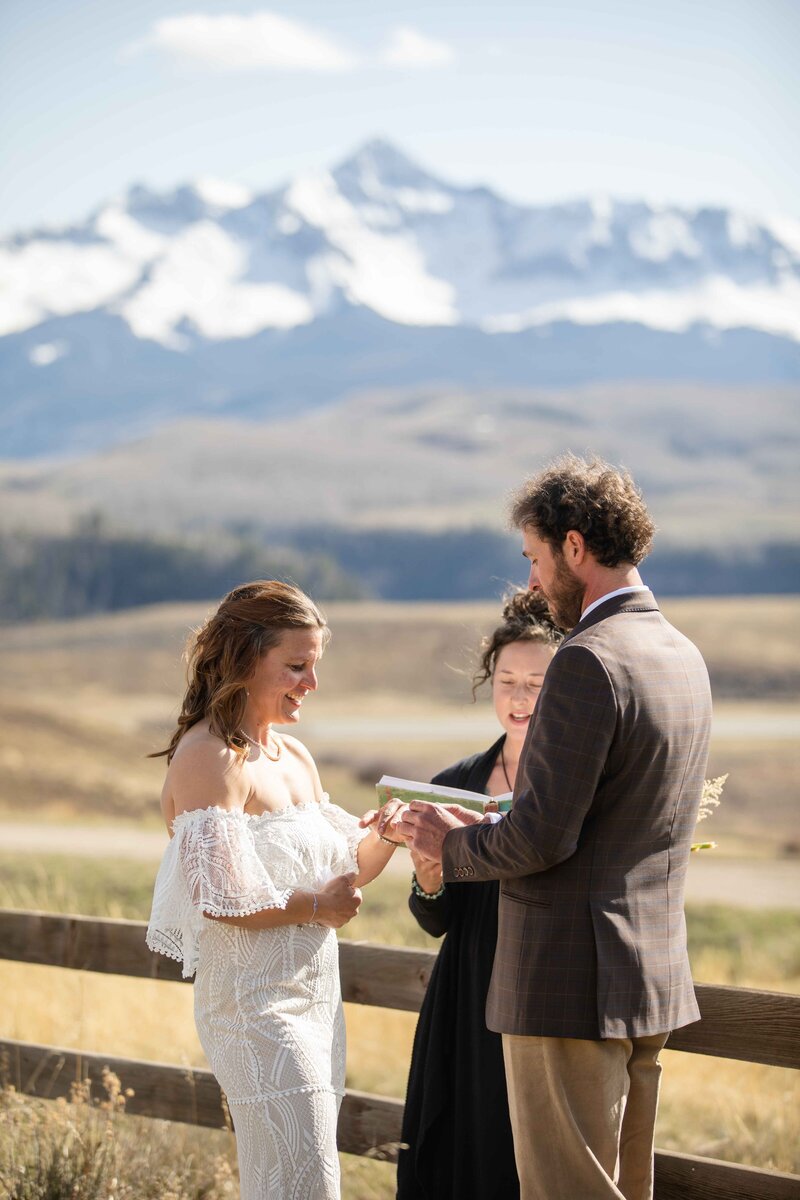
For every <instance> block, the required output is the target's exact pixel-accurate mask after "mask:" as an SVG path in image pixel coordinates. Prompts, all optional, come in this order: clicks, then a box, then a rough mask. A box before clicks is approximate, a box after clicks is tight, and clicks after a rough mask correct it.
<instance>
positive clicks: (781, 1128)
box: [0, 598, 800, 1200]
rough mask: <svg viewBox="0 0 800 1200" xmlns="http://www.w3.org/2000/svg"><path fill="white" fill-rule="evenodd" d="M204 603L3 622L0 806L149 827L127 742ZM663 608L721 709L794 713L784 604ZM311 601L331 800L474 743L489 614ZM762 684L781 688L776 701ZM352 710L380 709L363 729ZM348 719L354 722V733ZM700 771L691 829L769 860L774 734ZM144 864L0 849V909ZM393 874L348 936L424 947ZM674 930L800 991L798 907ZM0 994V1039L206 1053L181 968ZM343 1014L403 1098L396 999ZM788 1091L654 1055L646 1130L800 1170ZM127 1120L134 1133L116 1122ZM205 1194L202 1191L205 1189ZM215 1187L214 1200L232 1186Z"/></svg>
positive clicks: (376, 1168)
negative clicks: (709, 807)
mask: <svg viewBox="0 0 800 1200" xmlns="http://www.w3.org/2000/svg"><path fill="white" fill-rule="evenodd" d="M204 608H205V606H164V607H160V608H156V609H152V610H141V611H139V612H134V613H124V614H115V615H113V616H107V617H99V618H92V619H89V620H81V621H76V622H72V623H59V624H53V625H40V626H30V627H17V628H14V629H5V630H3V631H2V643H3V657H4V673H3V679H2V681H0V766H2V768H3V770H2V782H0V814H2V818H3V819H4V820H19V821H21V822H24V821H28V822H30V821H31V820H32V819H33V818H34V817H35V819H36V821H37V822H39V823H41V822H43V821H47V820H50V821H54V820H75V819H76V818H78V819H79V820H80V822H81V824H85V823H89V822H95V823H98V824H105V823H106V822H108V821H109V820H112V819H117V821H118V822H119V818H121V817H122V816H123V815H124V817H125V818H126V821H127V825H126V828H129V827H130V822H131V820H132V819H133V820H136V821H139V822H141V824H142V825H143V826H147V827H152V828H153V829H155V828H158V827H159V825H160V817H159V814H158V808H157V795H158V791H159V787H160V780H161V776H162V772H163V764H162V763H161V762H152V761H148V760H146V759H145V757H144V755H145V754H146V753H147V751H148V750H151V749H154V748H157V747H158V746H159V745H161V744H162V742H163V736H164V733H165V731H166V729H167V728H168V725H169V722H170V720H171V719H172V715H173V714H174V710H175V704H176V700H177V696H178V693H179V689H180V681H181V668H180V664H179V661H178V659H179V652H180V646H181V644H182V641H183V637H184V634H185V631H186V629H187V628H188V627H189V626H190V625H192V624H196V623H197V622H198V621H199V620H200V619H201V618H202V616H203V613H204ZM665 609H666V611H667V615H668V616H669V617H670V618H671V619H672V620H674V621H675V623H676V624H677V625H678V626H679V627H680V628H682V629H683V630H684V631H685V632H687V633H688V634H689V636H690V637H692V638H693V639H694V640H696V641H697V643H698V644H699V645H700V647H701V649H702V650H703V652H704V654H705V655H706V658H707V660H708V661H709V663H710V665H711V668H712V673H714V674H715V675H716V677H717V678H718V679H719V680H721V681H722V687H723V689H724V690H725V691H726V693H727V694H728V695H729V696H731V695H732V696H736V697H738V696H745V695H746V696H751V695H753V694H757V695H758V696H759V697H760V699H759V700H758V702H757V703H756V702H753V701H752V700H748V701H747V704H742V705H736V704H734V703H733V702H732V701H731V702H730V703H729V706H728V711H737V712H742V713H743V714H747V713H753V714H755V715H764V714H767V715H768V714H769V713H771V712H777V713H786V712H796V711H797V710H796V705H794V704H792V705H789V704H787V701H786V699H785V698H786V697H787V696H788V695H790V694H791V688H792V687H793V686H794V683H793V682H792V681H793V680H797V679H798V678H800V644H798V642H797V639H796V637H795V635H794V629H795V628H796V624H797V618H798V616H799V615H800V602H798V601H797V600H795V599H780V598H774V599H758V598H752V599H747V600H723V601H717V600H714V601H703V600H696V601H694V600H687V601H670V602H668V603H667V604H666V605H665ZM329 616H330V618H331V623H332V626H333V628H334V640H333V643H332V645H331V648H330V650H329V651H328V653H327V655H326V657H325V660H324V662H323V667H322V689H321V693H320V695H319V696H318V697H314V699H313V702H311V703H312V704H313V707H311V706H310V707H309V717H308V719H307V720H306V722H305V728H306V731H307V738H306V740H307V741H308V744H309V746H310V747H311V749H312V751H313V752H314V753H315V755H316V757H317V759H318V761H319V763H320V765H321V769H322V775H323V780H324V782H325V785H326V786H327V788H328V789H329V791H330V792H331V793H332V795H333V796H334V797H335V798H336V799H338V800H339V801H340V802H344V803H345V805H346V806H347V807H350V808H351V810H352V811H356V812H360V811H363V809H365V808H366V807H368V806H370V805H371V803H372V800H373V795H374V793H373V787H372V783H373V781H374V779H375V778H377V777H378V775H379V774H380V773H382V772H383V771H385V770H389V771H392V772H393V773H395V774H401V775H415V776H417V777H425V776H429V775H430V774H432V773H433V771H435V770H437V769H439V768H441V766H442V765H444V764H445V763H447V762H451V761H453V760H455V759H456V758H458V757H459V756H460V755H463V754H465V753H467V752H469V751H472V750H474V749H475V748H476V745H482V744H486V743H487V742H488V740H489V737H490V736H491V730H492V719H491V714H490V711H489V709H488V706H484V710H483V716H481V715H480V710H476V709H474V708H472V707H471V706H470V705H469V704H468V703H467V700H468V690H467V687H466V674H467V673H468V671H469V666H470V649H471V648H472V647H474V646H475V645H476V644H477V640H478V637H479V634H480V633H481V632H483V631H484V630H485V629H486V628H487V627H488V626H489V625H490V624H491V623H492V622H493V621H494V619H495V617H496V609H495V607H494V606H492V605H467V604H458V605H364V606H353V605H347V606H331V611H330V613H329ZM737 680H738V681H740V687H739V690H737ZM794 694H795V697H796V695H797V693H796V692H795V693H794ZM777 697H783V699H782V700H781V701H780V704H778V702H777ZM722 707H724V706H722ZM367 720H368V721H370V722H383V724H382V725H379V724H373V725H371V726H370V725H366V724H365V722H366V721H367ZM399 721H407V722H410V723H411V724H410V725H409V726H408V727H407V729H410V730H411V732H408V731H407V732H406V733H403V731H402V728H401V727H400V725H399V724H398V722H399ZM436 721H439V722H445V723H446V724H442V725H441V726H440V728H441V729H442V730H443V731H444V732H442V733H441V734H440V735H436V737H432V736H428V735H427V734H426V736H425V737H422V736H419V735H418V734H415V733H414V731H413V727H412V726H413V723H415V722H416V723H417V724H420V725H424V724H425V723H426V722H430V723H431V725H433V723H434V722H436ZM365 729H371V730H372V735H371V739H370V738H367V737H366V736H365V732H364V731H365ZM709 771H710V773H711V774H714V775H717V774H722V773H724V772H729V773H730V779H729V781H728V784H727V786H726V791H725V796H724V800H723V804H722V806H721V808H720V810H719V812H718V813H716V814H715V815H714V817H713V819H712V821H713V830H712V829H711V825H712V822H709V824H708V832H709V836H712V835H713V836H714V837H715V838H716V839H717V840H718V841H720V842H722V849H723V853H724V852H731V851H735V850H737V849H746V851H747V852H748V853H749V854H753V853H759V854H762V855H769V854H773V853H775V852H776V851H779V850H780V849H781V848H783V849H785V850H787V849H791V846H790V843H791V842H792V840H793V839H796V816H795V813H796V798H797V778H798V772H797V755H796V750H795V748H794V746H793V745H792V744H791V743H790V742H788V741H785V740H784V741H780V740H776V739H773V738H772V737H769V736H763V735H761V736H758V737H749V738H747V739H742V738H738V737H733V738H731V737H728V738H717V739H716V741H715V743H714V746H713V748H712V760H711V764H710V768H709ZM705 828H706V827H704V831H705ZM109 829H121V825H120V824H119V823H118V824H116V825H109ZM153 874H154V870H153V867H152V866H150V865H148V864H146V863H134V862H130V863H126V864H125V867H124V870H120V865H119V861H117V860H116V859H110V860H109V861H103V860H102V859H98V860H96V861H92V862H90V861H89V860H77V859H71V860H68V859H58V858H48V859H41V860H39V861H37V859H36V858H35V857H27V856H26V857H24V858H19V859H17V860H16V861H12V860H11V859H9V858H7V857H3V856H2V855H0V907H3V906H6V907H13V906H17V907H32V908H46V909H50V910H51V911H75V912H85V913H95V914H97V915H103V914H108V915H115V916H129V917H144V916H146V914H147V907H148V902H149V895H150V889H151V886H152V878H153ZM406 887H407V881H406V879H405V877H403V878H400V877H398V876H397V875H394V876H389V875H387V876H386V877H385V878H383V879H382V880H381V881H379V882H378V883H376V884H375V885H373V886H372V887H371V888H370V889H369V891H368V892H367V894H366V899H365V904H364V908H363V910H362V915H361V916H360V917H359V920H358V923H357V925H355V926H353V927H351V928H350V929H348V930H347V931H345V932H346V935H350V936H357V937H359V938H363V939H366V940H372V941H383V942H390V943H394V944H408V945H420V946H424V945H431V943H430V941H429V940H428V939H426V937H425V935H423V934H422V933H421V932H420V931H419V930H418V928H417V927H416V925H415V924H414V923H413V922H412V920H411V918H410V916H409V915H408V913H407V911H406V908H405V894H406ZM689 928H690V938H691V940H692V943H693V965H694V970H695V975H696V977H697V978H698V979H701V980H703V981H706V982H720V983H737V984H740V985H745V984H746V985H752V986H760V987H768V988H770V987H771V988H775V989H778V990H800V951H798V937H797V924H796V921H794V920H793V919H792V918H791V917H790V916H788V915H781V914H764V913H757V914H756V913H743V912H733V911H731V910H727V911H726V910H713V909H704V910H698V911H696V912H693V913H691V914H690V920H689ZM0 992H1V993H2V995H3V996H4V1006H3V1013H2V1017H0V1034H2V1035H3V1036H7V1037H15V1038H19V1039H21V1040H26V1041H41V1042H47V1043H52V1044H56V1045H66V1046H75V1047H81V1048H84V1049H86V1050H94V1051H97V1052H100V1053H102V1052H108V1053H113V1054H114V1055H116V1056H123V1057H125V1056H127V1057H133V1058H153V1059H160V1060H162V1061H173V1062H177V1063H179V1064H190V1065H201V1064H202V1063H203V1061H204V1060H203V1055H202V1051H201V1049H200V1046H199V1043H198V1041H197V1038H196V1035H195V1032H194V1022H193V1018H192V1011H191V1009H192V994H191V988H189V987H186V986H185V985H181V984H163V983H154V982H150V981H146V980H129V979H120V978H115V977H107V976H101V975H84V974H82V973H80V972H70V971H56V970H54V969H50V968H45V967H35V966H30V965H26V964H19V963H5V962H0ZM346 1016H347V1024H348V1038H349V1055H348V1085H349V1086H351V1087H354V1088H358V1089H362V1090H365V1091H377V1092H383V1093H384V1094H390V1095H391V1094H394V1095H403V1093H404V1088H405V1077H406V1071H407V1064H408V1057H409V1054H410V1048H411V1040H412V1037H413V1030H414V1024H415V1018H414V1017H413V1015H411V1014H406V1013H393V1012H389V1011H386V1010H379V1009H369V1008H362V1007H360V1006H356V1005H347V1006H346ZM387 1046H391V1047H392V1051H391V1053H387V1050H386V1047H387ZM123 1083H124V1081H123ZM796 1101H797V1084H796V1081H795V1079H794V1077H793V1074H792V1073H791V1072H786V1071H780V1070H778V1069H775V1068H765V1067H760V1066H757V1065H753V1064H745V1063H730V1062H723V1061H719V1060H714V1059H707V1058H703V1057H702V1056H698V1055H685V1054H684V1055H681V1054H672V1055H667V1062H666V1070H665V1085H664V1094H663V1102H662V1108H661V1115H660V1119H659V1128H658V1139H657V1140H658V1144H659V1145H661V1146H664V1147H665V1148H669V1149H679V1150H683V1151H686V1152H691V1153H699V1154H713V1155H715V1156H717V1157H721V1158H730V1159H733V1160H737V1161H741V1162H749V1163H754V1164H759V1165H763V1166H772V1167H775V1168H777V1169H781V1170H798V1169H799V1164H798V1162H797V1159H796V1152H795V1147H796V1146H797V1145H798V1143H799V1142H800V1138H798V1136H797V1134H798V1129H797V1119H796V1115H795V1114H796V1112H797V1110H798V1105H797V1103H796ZM122 1125H123V1126H125V1128H126V1129H128V1128H130V1129H133V1128H134V1127H135V1126H137V1125H138V1122H136V1121H135V1120H134V1119H132V1118H126V1119H125V1122H122ZM146 1128H147V1129H148V1131H150V1132H152V1131H155V1130H158V1131H159V1132H158V1133H157V1139H158V1138H160V1139H161V1141H160V1142H159V1143H158V1144H159V1145H160V1147H161V1149H159V1150H158V1152H157V1157H158V1156H160V1157H158V1161H155V1160H154V1162H153V1163H151V1167H150V1171H151V1174H153V1175H154V1177H156V1176H157V1174H158V1170H161V1169H162V1168H163V1169H166V1168H167V1166H168V1165H169V1163H170V1160H171V1157H172V1156H173V1154H175V1155H177V1156H178V1157H180V1158H181V1159H186V1160H187V1161H189V1160H190V1161H191V1162H192V1163H194V1164H195V1166H196V1168H197V1172H198V1173H197V1174H196V1177H195V1183H198V1181H205V1182H203V1183H202V1186H203V1187H208V1188H212V1187H214V1186H216V1184H215V1182H214V1170H215V1169H216V1168H215V1166H214V1163H215V1161H216V1159H217V1158H218V1157H219V1156H220V1155H221V1156H222V1157H223V1158H225V1160H226V1161H227V1162H228V1163H231V1162H233V1161H234V1158H233V1157H232V1150H231V1146H230V1139H228V1143H227V1145H226V1144H225V1143H224V1138H225V1136H226V1135H224V1134H221V1135H220V1137H221V1138H222V1139H223V1142H221V1143H219V1145H218V1144H217V1143H216V1142H215V1141H214V1139H213V1136H212V1135H211V1133H209V1132H208V1131H203V1132H202V1133H200V1132H199V1131H196V1130H189V1129H184V1128H179V1127H174V1126H167V1125H163V1126H162V1125H161V1123H151V1122H148V1123H146ZM125 1136H126V1137H127V1136H128V1134H127V1133H126V1135H125ZM153 1136H156V1135H155V1134H154V1135H153ZM130 1137H131V1138H132V1139H133V1140H134V1141H135V1140H136V1135H135V1134H133V1133H132V1134H130ZM342 1162H343V1172H344V1181H345V1182H344V1196H345V1197H346V1198H348V1200H387V1198H388V1197H390V1196H391V1195H392V1194H393V1182H392V1181H393V1171H392V1169H391V1168H390V1167H387V1166H386V1165H385V1164H381V1163H375V1162H369V1161H365V1160H363V1159H356V1158H350V1157H349V1156H346V1155H345V1156H343V1158H342ZM159 1164H160V1165H159ZM221 1169H223V1168H221ZM223 1171H224V1169H223ZM173 1182H174V1188H173V1191H174V1194H175V1196H176V1197H179V1198H180V1200H183V1198H184V1195H185V1196H186V1197H187V1198H188V1196H189V1195H190V1194H191V1195H197V1196H199V1195H200V1194H201V1193H200V1192H199V1191H195V1192H190V1191H187V1190H184V1192H181V1191H180V1187H184V1184H185V1186H186V1188H190V1187H193V1186H195V1183H192V1182H191V1180H189V1181H188V1182H187V1181H185V1180H184V1181H183V1182H181V1181H180V1180H178V1181H177V1182H176V1181H173ZM223 1182H224V1183H226V1184H229V1183H231V1180H230V1179H229V1178H227V1179H225V1180H223ZM164 1186H165V1187H166V1185H164ZM170 1186H172V1185H170ZM198 1186H200V1183H198ZM161 1194H162V1195H163V1196H164V1197H166V1196H167V1195H168V1194H170V1193H169V1192H168V1191H164V1192H163V1193H161ZM141 1195H142V1196H143V1197H144V1195H145V1193H144V1192H141ZM205 1195H206V1197H207V1200H212V1198H213V1200H216V1193H214V1192H213V1191H207V1192H206V1193H205ZM224 1195H225V1196H226V1197H228V1198H229V1200H233V1197H234V1196H235V1192H232V1191H230V1190H228V1191H225V1192H224ZM121 1196H122V1193H120V1197H121Z"/></svg>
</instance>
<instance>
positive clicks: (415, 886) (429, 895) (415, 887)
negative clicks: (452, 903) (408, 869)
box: [411, 871, 444, 900]
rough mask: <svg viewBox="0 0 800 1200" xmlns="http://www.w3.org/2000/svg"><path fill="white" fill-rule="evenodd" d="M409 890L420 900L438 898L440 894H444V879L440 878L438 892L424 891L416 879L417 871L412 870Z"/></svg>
mask: <svg viewBox="0 0 800 1200" xmlns="http://www.w3.org/2000/svg"><path fill="white" fill-rule="evenodd" d="M411 890H412V892H413V893H414V895H415V896H419V898H420V900H438V899H439V897H440V896H443V895H444V880H442V882H441V886H440V887H439V890H438V892H426V891H425V889H424V888H422V887H421V886H420V884H419V882H418V880H417V872H416V871H412V873H411Z"/></svg>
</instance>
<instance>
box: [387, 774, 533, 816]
mask: <svg viewBox="0 0 800 1200" xmlns="http://www.w3.org/2000/svg"><path fill="white" fill-rule="evenodd" d="M375 787H376V788H377V791H378V797H379V799H380V802H381V804H386V802H387V800H392V799H396V800H402V801H403V803H404V804H408V803H409V802H410V801H411V800H424V801H425V802H426V803H428V804H460V805H461V807H462V808H471V809H472V810H473V812H479V813H485V812H509V810H510V809H511V797H512V794H513V793H512V792H504V794H503V795H502V796H494V797H492V796H485V795H484V794H483V792H469V791H466V790H465V789H464V788H453V787H444V786H443V785H442V784H440V783H418V782H416V781H415V780H413V779H396V778H395V777H394V775H383V776H381V778H380V779H379V780H378V782H377V783H376V784H375Z"/></svg>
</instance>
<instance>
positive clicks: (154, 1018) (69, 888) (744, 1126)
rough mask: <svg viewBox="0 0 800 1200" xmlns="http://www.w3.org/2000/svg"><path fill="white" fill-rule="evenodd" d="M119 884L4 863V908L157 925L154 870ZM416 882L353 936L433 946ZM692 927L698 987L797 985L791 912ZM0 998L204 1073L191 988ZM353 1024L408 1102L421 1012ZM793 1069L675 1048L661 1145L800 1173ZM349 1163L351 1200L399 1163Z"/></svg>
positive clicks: (364, 1060) (11, 980)
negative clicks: (422, 922) (414, 900)
mask: <svg viewBox="0 0 800 1200" xmlns="http://www.w3.org/2000/svg"><path fill="white" fill-rule="evenodd" d="M119 876H120V873H119V869H118V864H117V863H115V862H113V861H108V862H103V861H102V860H84V861H81V860H79V859H75V858H57V857H51V858H46V859H42V860H40V861H39V862H38V863H37V864H36V867H35V869H34V870H31V868H30V867H29V866H28V865H27V863H26V861H25V860H20V859H14V860H9V859H8V858H6V857H5V856H0V879H2V881H3V882H2V884H1V885H0V907H33V908H39V909H43V910H48V909H49V910H52V911H62V912H63V911H71V912H83V913H86V914H89V915H99V916H100V915H113V916H125V917H131V918H141V919H144V918H146V916H147V913H148V910H149V902H150V893H151V886H152V868H151V867H149V866H148V865H147V864H138V863H134V864H131V865H130V867H129V869H127V870H126V872H125V878H124V881H123V886H122V887H120V886H119V885H120V878H119ZM407 887H408V885H407V880H406V879H405V878H404V877H402V876H398V875H387V876H385V877H383V878H381V879H380V880H378V881H376V883H374V884H373V885H371V886H370V887H369V888H368V889H367V890H366V892H365V900H364V905H363V915H361V916H359V918H358V920H357V921H356V922H354V923H353V924H352V925H351V926H348V927H347V928H346V929H345V930H343V931H342V936H346V937H347V936H351V937H358V938H361V939H365V940H369V941H380V942H385V943H390V944H394V945H414V946H420V947H435V943H434V942H432V940H431V939H430V938H428V937H427V936H426V935H425V934H424V933H422V932H421V930H420V929H419V928H418V927H417V925H416V924H415V923H414V922H413V920H412V919H411V916H410V914H409V913H408V911H407V909H406V896H407ZM688 926H689V939H690V952H691V957H692V964H693V970H694V974H695V977H696V978H697V979H698V981H702V982H709V983H727V984H737V985H740V986H758V987H762V988H771V989H775V990H783V991H800V923H798V921H797V919H796V916H795V915H794V914H792V913H785V912H780V911H778V912H773V911H763V912H743V911H741V910H732V909H729V908H720V907H704V908H700V909H690V910H689V913H688ZM0 990H1V991H2V994H3V995H4V996H5V997H6V1003H5V1005H4V1011H3V1015H2V1019H1V1020H0V1029H2V1033H3V1035H5V1036H9V1037H14V1038H19V1039H21V1040H25V1041H39V1042H45V1043H50V1044H55V1045H64V1046H71V1047H81V1048H83V1049H86V1050H92V1051H96V1052H98V1053H102V1052H104V1051H107V1052H109V1053H111V1052H113V1053H114V1054H115V1055H119V1056H121V1057H132V1058H149V1059H155V1060H159V1061H170V1062H175V1063H178V1064H179V1065H187V1066H189V1065H191V1066H201V1065H204V1058H203V1053H202V1050H201V1049H200V1046H199V1043H198V1041H197V1037H196V1034H195V1032H194V1024H193V1018H192V994H191V988H190V987H188V986H186V985H185V984H179V983H158V982H155V981H149V980H135V979H121V978H116V977H113V976H103V975H88V974H85V973H82V972H79V971H61V970H56V969H54V968H48V967H38V966H33V965H28V964H22V963H0ZM9 997H10V998H11V999H10V1000H9ZM346 1017H347V1025H348V1075H347V1083H348V1086H350V1087H354V1088H358V1089H360V1090H364V1091H374V1092H380V1093H383V1094H384V1095H396V1096H402V1095H403V1094H404V1089H405V1081H406V1072H407V1066H408V1060H409V1056H410V1050H411V1041H412V1038H413V1032H414V1026H415V1021H416V1018H415V1016H414V1015H413V1014H410V1013H400V1012H392V1011H390V1010H385V1009H373V1008H368V1007H362V1006H360V1005H351V1004H348V1005H346ZM387 1047H390V1048H391V1049H390V1050H387ZM795 1075H796V1073H795V1072H792V1071H788V1070H781V1069H778V1068H768V1067H761V1066H759V1065H757V1064H750V1063H739V1062H730V1061H724V1060H718V1059H711V1058H705V1057H703V1056H699V1055H689V1054H680V1053H672V1054H670V1053H667V1054H666V1056H665V1074H664V1080H665V1081H664V1092H663V1100H662V1106H661V1112H660V1116H659V1125H658V1138H657V1141H658V1145H659V1146H661V1147H663V1148H665V1149H674V1150H682V1151H684V1152H689V1153H695V1154H706V1155H712V1156H714V1157H718V1158H727V1159H730V1160H732V1161H739V1162H745V1163H752V1164H755V1165H759V1166H766V1167H772V1168H774V1169H778V1170H787V1171H798V1170H800V1156H798V1152H797V1148H798V1146H800V1123H799V1122H798V1112H800V1105H798V1100H800V1090H799V1089H798V1081H797V1079H796V1078H795ZM122 1082H123V1085H124V1080H123V1081H122ZM175 1136H176V1137H178V1138H179V1141H180V1145H182V1146H184V1147H185V1146H187V1145H194V1144H195V1143H193V1142H192V1137H193V1135H192V1133H191V1132H190V1131H189V1132H187V1131H185V1130H180V1131H178V1132H177V1133H176V1135H175ZM194 1136H195V1137H196V1138H197V1142H196V1148H195V1150H194V1151H193V1152H192V1153H193V1154H194V1155H195V1158H194V1159H193V1161H198V1162H203V1163H205V1164H206V1165H205V1166H204V1167H203V1170H204V1171H205V1173H206V1177H207V1178H212V1177H213V1172H214V1171H215V1170H216V1171H219V1162H218V1161H217V1160H218V1159H219V1158H220V1156H222V1158H225V1157H226V1156H227V1161H230V1162H231V1163H233V1162H235V1151H234V1149H233V1147H232V1145H231V1142H230V1139H229V1138H226V1136H225V1135H223V1134H220V1135H219V1137H218V1138H214V1137H212V1138H210V1139H208V1140H207V1141H206V1140H204V1139H205V1134H203V1137H202V1139H200V1138H199V1135H194ZM165 1144H166V1143H165ZM198 1155H199V1156H200V1157H199V1159H198V1158H197V1156H198ZM343 1161H344V1169H345V1179H346V1189H345V1196H347V1197H349V1198H350V1200H369V1198H370V1197H372V1196H374V1197H375V1198H376V1200H378V1198H384V1197H389V1196H391V1195H392V1190H391V1189H392V1168H391V1167H389V1166H387V1165H385V1164H381V1163H374V1162H368V1161H363V1160H357V1159H351V1158H349V1157H348V1156H344V1158H343ZM198 1169H199V1168H198ZM226 1181H227V1180H226ZM228 1182H229V1181H228ZM221 1194H222V1193H221Z"/></svg>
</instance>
